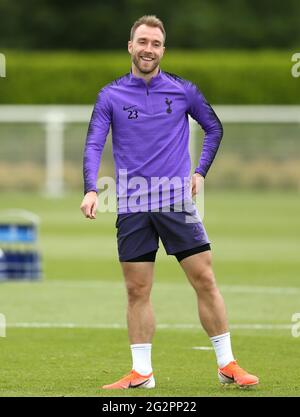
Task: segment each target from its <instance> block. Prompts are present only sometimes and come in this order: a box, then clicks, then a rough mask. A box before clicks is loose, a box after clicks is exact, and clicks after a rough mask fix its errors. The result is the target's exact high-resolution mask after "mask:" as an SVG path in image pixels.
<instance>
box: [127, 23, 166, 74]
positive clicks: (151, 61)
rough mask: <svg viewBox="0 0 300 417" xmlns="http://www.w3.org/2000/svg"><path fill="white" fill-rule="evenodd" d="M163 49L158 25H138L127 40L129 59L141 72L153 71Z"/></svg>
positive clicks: (162, 39) (162, 36)
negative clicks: (131, 36)
mask: <svg viewBox="0 0 300 417" xmlns="http://www.w3.org/2000/svg"><path fill="white" fill-rule="evenodd" d="M164 51H165V47H164V35H163V34H162V31H161V30H160V29H159V28H158V27H151V26H146V25H141V26H139V27H138V28H137V29H136V31H135V33H134V36H133V39H132V41H129V42H128V52H129V53H130V55H131V60H132V62H133V63H134V65H135V66H136V67H137V68H138V70H139V71H140V72H141V73H143V74H149V73H151V72H153V71H154V70H155V69H156V68H157V66H158V65H159V62H160V60H161V59H162V57H163V54H164Z"/></svg>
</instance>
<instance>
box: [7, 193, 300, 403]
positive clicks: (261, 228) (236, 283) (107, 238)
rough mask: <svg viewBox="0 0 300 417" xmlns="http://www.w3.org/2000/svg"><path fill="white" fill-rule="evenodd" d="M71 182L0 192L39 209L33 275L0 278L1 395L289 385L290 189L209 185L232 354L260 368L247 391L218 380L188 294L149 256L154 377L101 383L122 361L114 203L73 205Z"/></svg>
mask: <svg viewBox="0 0 300 417" xmlns="http://www.w3.org/2000/svg"><path fill="white" fill-rule="evenodd" d="M81 197H82V196H81V194H80V193H79V194H70V195H68V196H66V197H65V198H63V199H58V200H52V199H47V198H45V197H42V196H39V195H37V194H9V193H2V194H1V210H2V209H5V208H23V209H27V210H31V211H33V212H35V213H37V214H39V216H40V217H41V228H40V242H41V250H42V253H43V264H44V275H45V276H44V279H43V280H42V281H41V282H36V283H30V282H24V283H21V282H16V283H7V282H6V283H2V284H1V286H0V313H2V314H4V315H5V316H6V320H7V324H8V327H7V332H6V336H7V337H6V338H0V352H1V385H0V395H1V396H46V395H47V396H108V395H109V396H149V395H151V396H299V395H300V384H299V369H300V356H299V348H300V338H296V337H292V334H291V325H292V322H291V318H292V315H293V314H294V313H295V312H300V302H299V300H300V297H299V296H300V285H299V270H300V257H299V253H300V240H299V232H300V218H299V208H300V203H299V194H297V193H296V192H286V193H284V192H282V193H279V192H261V193H258V192H247V191H244V192H239V193H238V192H215V191H214V192H209V191H206V195H205V199H206V200H205V219H204V223H205V226H206V229H207V232H208V234H209V237H210V240H211V242H212V249H213V258H214V269H215V272H216V276H217V281H218V283H219V285H220V288H221V291H222V293H223V295H224V298H225V301H226V304H227V308H228V315H229V319H230V324H231V333H232V341H233V350H234V354H235V356H236V358H237V359H238V360H239V363H240V364H241V366H243V367H245V368H247V369H248V370H249V371H250V372H253V373H255V374H257V375H258V376H259V377H260V380H261V384H260V386H259V387H257V388H256V389H253V390H251V391H245V390H239V389H237V388H235V387H227V388H223V387H221V386H220V385H219V383H218V381H217V375H216V362H215V356H214V352H213V351H212V350H198V349H194V348H195V347H203V346H207V347H209V346H210V342H209V340H208V338H207V336H206V335H205V333H204V332H203V330H202V329H201V328H200V325H199V324H198V319H197V309H196V297H195V295H194V293H193V290H192V289H191V287H190V286H189V284H188V283H187V280H186V278H185V277H184V275H183V272H182V270H181V268H180V267H179V266H178V264H177V261H176V260H175V259H174V258H172V257H168V256H166V255H165V253H164V249H163V247H162V245H161V247H160V250H159V255H158V257H157V265H156V273H155V284H154V289H153V304H154V308H155V311H156V320H157V325H158V329H157V332H156V335H155V338H154V341H153V367H154V372H155V378H156V384H157V386H156V388H155V389H154V390H151V391H147V390H130V391H111V392H107V391H101V390H99V389H97V387H99V386H101V385H103V384H106V383H110V382H113V381H114V380H115V379H117V378H119V377H120V376H122V375H123V374H125V373H127V372H128V371H129V370H130V367H131V355H130V350H129V346H128V340H127V332H126V322H125V309H126V299H125V287H124V285H123V280H122V275H121V269H120V266H119V263H118V261H117V248H116V239H115V214H101V213H98V217H97V220H96V221H89V220H86V219H84V218H83V217H82V215H81V212H80V210H79V205H80V201H81Z"/></svg>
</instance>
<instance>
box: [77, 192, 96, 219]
mask: <svg viewBox="0 0 300 417" xmlns="http://www.w3.org/2000/svg"><path fill="white" fill-rule="evenodd" d="M97 205H98V196H97V193H96V192H95V191H89V192H88V193H86V195H85V196H84V198H83V200H82V203H81V206H80V210H81V211H82V213H83V214H84V216H85V217H87V218H88V219H95V218H96V212H97Z"/></svg>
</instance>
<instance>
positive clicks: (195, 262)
mask: <svg viewBox="0 0 300 417" xmlns="http://www.w3.org/2000/svg"><path fill="white" fill-rule="evenodd" d="M177 259H178V258H177ZM211 260H212V255H211V251H210V250H206V251H204V252H200V253H196V254H193V255H191V256H187V257H185V258H184V259H182V260H181V261H180V265H181V267H182V268H183V270H184V271H185V273H186V276H187V277H188V279H189V281H190V283H191V284H192V286H193V287H194V289H195V291H196V294H197V300H198V311H199V317H200V321H201V324H202V326H203V328H204V329H205V331H206V332H207V334H208V336H210V339H211V342H212V344H213V346H214V349H215V353H216V356H217V362H218V367H219V369H218V376H219V380H220V382H222V383H233V382H234V383H236V384H238V385H239V386H240V387H250V386H253V385H257V384H258V382H259V380H258V378H257V377H256V376H254V375H251V374H249V373H248V372H246V371H245V370H244V369H242V368H241V367H239V366H238V364H237V363H236V361H235V360H234V358H233V354H232V350H231V341H230V333H229V331H228V324H227V315H226V308H225V303H224V300H223V297H222V295H221V293H220V291H219V289H218V287H217V285H216V280H215V277H214V273H213V269H212V262H211Z"/></svg>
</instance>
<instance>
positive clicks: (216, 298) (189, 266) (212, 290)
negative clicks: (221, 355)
mask: <svg viewBox="0 0 300 417" xmlns="http://www.w3.org/2000/svg"><path fill="white" fill-rule="evenodd" d="M180 265H181V267H182V268H183V270H184V272H185V273H186V276H187V277H188V279H189V281H190V283H191V284H192V286H193V288H194V289H195V291H196V294H197V301H198V311H199V318H200V321H201V324H202V326H203V328H204V329H205V331H206V332H207V334H208V336H210V337H213V336H216V335H219V334H223V333H226V332H228V324H227V316H226V308H225V303H224V300H223V297H222V295H221V293H220V291H219V289H218V287H217V285H216V280H215V277H214V273H213V270H212V264H211V251H205V252H201V253H197V254H195V255H192V256H188V257H187V258H184V259H183V260H182V261H181V262H180Z"/></svg>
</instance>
